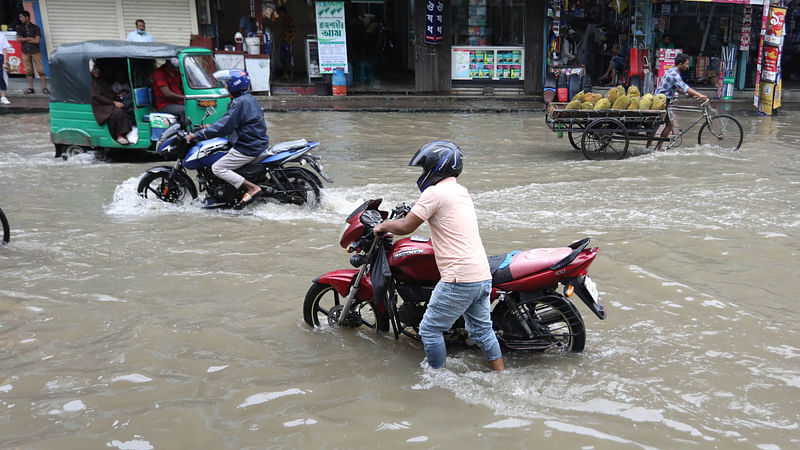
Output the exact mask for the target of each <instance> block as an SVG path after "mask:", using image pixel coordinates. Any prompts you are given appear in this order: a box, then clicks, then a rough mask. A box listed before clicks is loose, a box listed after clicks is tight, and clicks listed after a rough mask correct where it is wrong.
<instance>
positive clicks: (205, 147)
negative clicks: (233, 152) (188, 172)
mask: <svg viewBox="0 0 800 450" xmlns="http://www.w3.org/2000/svg"><path fill="white" fill-rule="evenodd" d="M229 149H230V144H229V143H228V140H227V139H225V138H212V139H206V140H204V141H202V142H199V143H198V144H197V145H195V146H194V147H192V149H191V150H189V153H188V154H187V155H186V158H185V159H184V160H183V167H185V168H187V169H192V170H197V169H199V168H201V167H208V166H210V165H212V164H214V163H215V162H217V160H218V159H220V158H222V157H223V156H224V155H225V152H227V151H228V150H229Z"/></svg>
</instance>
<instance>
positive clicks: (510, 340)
mask: <svg viewBox="0 0 800 450" xmlns="http://www.w3.org/2000/svg"><path fill="white" fill-rule="evenodd" d="M492 322H494V325H495V331H496V332H497V335H498V336H497V337H498V339H499V340H500V342H501V343H502V344H503V345H504V346H506V347H507V348H509V349H512V350H534V351H541V352H581V351H583V348H584V346H585V345H586V328H585V327H584V325H583V319H582V318H581V315H580V313H579V312H578V310H577V309H576V308H575V305H573V304H572V302H570V301H569V300H567V299H566V298H564V297H562V296H560V295H558V294H550V295H545V296H536V297H534V296H530V297H522V298H521V300H519V301H518V304H517V310H516V311H513V310H512V309H511V308H509V306H508V303H507V302H500V303H499V304H498V305H497V307H495V310H494V311H493V312H492ZM529 331H530V332H529Z"/></svg>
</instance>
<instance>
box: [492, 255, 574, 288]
mask: <svg viewBox="0 0 800 450" xmlns="http://www.w3.org/2000/svg"><path fill="white" fill-rule="evenodd" d="M571 253H572V249H571V248H569V247H556V248H534V249H530V250H525V251H522V252H520V251H513V252H510V253H505V254H502V255H498V256H490V257H489V269H490V270H491V272H492V283H493V284H502V283H506V282H508V281H511V280H516V279H518V278H522V277H525V276H527V275H530V274H533V273H536V272H541V271H542V270H545V269H547V268H548V267H550V266H552V265H553V264H555V263H557V262H559V261H561V260H562V259H564V258H566V257H567V256H569V255H570V254H571Z"/></svg>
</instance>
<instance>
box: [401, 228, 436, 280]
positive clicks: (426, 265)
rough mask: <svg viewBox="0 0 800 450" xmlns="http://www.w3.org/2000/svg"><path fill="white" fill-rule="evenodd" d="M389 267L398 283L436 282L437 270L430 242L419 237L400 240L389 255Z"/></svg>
mask: <svg viewBox="0 0 800 450" xmlns="http://www.w3.org/2000/svg"><path fill="white" fill-rule="evenodd" d="M389 267H391V269H392V273H393V274H394V276H395V278H396V279H398V280H400V281H436V280H438V279H439V278H440V277H439V269H438V268H437V267H436V259H435V257H434V255H433V245H431V240H430V239H428V238H424V237H419V236H411V237H407V238H403V239H400V240H399V241H397V242H395V244H394V245H393V246H392V251H391V252H390V253H389Z"/></svg>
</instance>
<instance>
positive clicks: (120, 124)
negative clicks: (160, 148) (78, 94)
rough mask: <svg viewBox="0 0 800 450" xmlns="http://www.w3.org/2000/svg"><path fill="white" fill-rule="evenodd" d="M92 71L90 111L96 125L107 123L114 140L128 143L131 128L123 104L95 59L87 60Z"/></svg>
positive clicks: (123, 143)
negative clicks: (104, 77)
mask: <svg viewBox="0 0 800 450" xmlns="http://www.w3.org/2000/svg"><path fill="white" fill-rule="evenodd" d="M89 65H90V66H92V67H91V73H92V113H93V114H94V118H95V120H96V121H97V124H98V125H103V124H104V123H108V130H109V132H110V133H111V136H112V137H113V138H114V140H116V141H117V143H118V144H120V145H128V144H130V141H129V140H128V135H129V134H130V133H131V130H133V126H132V124H131V120H130V117H129V114H128V112H126V111H125V105H124V103H122V102H121V101H120V100H121V99H120V98H119V97H118V96H117V94H116V93H115V92H114V90H113V89H112V88H111V85H110V84H109V83H108V81H106V80H105V79H103V75H104V74H103V71H102V70H101V69H100V65H99V64H96V63H95V61H93V60H91V61H89Z"/></svg>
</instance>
